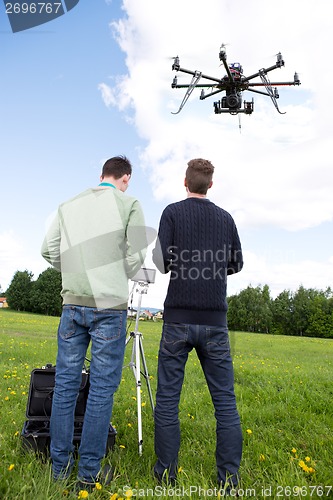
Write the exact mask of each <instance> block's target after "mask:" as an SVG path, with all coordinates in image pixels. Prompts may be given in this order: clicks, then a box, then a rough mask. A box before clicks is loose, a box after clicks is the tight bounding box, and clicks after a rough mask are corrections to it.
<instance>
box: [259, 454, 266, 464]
mask: <svg viewBox="0 0 333 500" xmlns="http://www.w3.org/2000/svg"><path fill="white" fill-rule="evenodd" d="M259 460H260V462H264V460H266V457H265V455H263V454H262V453H261V454H260V456H259Z"/></svg>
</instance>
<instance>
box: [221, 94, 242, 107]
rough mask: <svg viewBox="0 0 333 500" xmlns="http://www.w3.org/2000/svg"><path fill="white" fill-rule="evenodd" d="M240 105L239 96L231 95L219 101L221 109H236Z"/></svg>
mask: <svg viewBox="0 0 333 500" xmlns="http://www.w3.org/2000/svg"><path fill="white" fill-rule="evenodd" d="M241 105H242V98H241V97H240V95H239V94H236V93H232V94H229V95H227V96H225V97H222V99H221V106H222V108H231V109H238V108H240V107H241Z"/></svg>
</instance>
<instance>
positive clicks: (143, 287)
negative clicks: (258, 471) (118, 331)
mask: <svg viewBox="0 0 333 500" xmlns="http://www.w3.org/2000/svg"><path fill="white" fill-rule="evenodd" d="M136 291H137V292H138V293H139V300H138V309H137V313H136V319H135V328H134V331H133V332H130V333H129V334H128V336H127V338H126V346H127V344H128V343H129V342H130V341H131V340H133V346H132V356H131V361H130V362H129V364H128V365H126V366H124V368H126V367H127V366H129V367H130V368H132V371H133V375H134V378H135V382H136V401H137V414H138V443H139V455H142V444H143V439H142V415H141V375H142V376H143V378H144V379H145V380H146V384H147V389H148V394H149V399H150V404H151V408H152V411H153V412H154V402H153V395H152V391H151V387H150V380H149V373H148V368H147V363H146V359H145V354H144V350H143V343H142V333H140V332H139V317H140V311H141V301H142V295H144V294H146V293H147V291H148V282H145V281H139V282H138V283H137V289H136ZM141 362H142V366H143V371H141V367H140V363H141Z"/></svg>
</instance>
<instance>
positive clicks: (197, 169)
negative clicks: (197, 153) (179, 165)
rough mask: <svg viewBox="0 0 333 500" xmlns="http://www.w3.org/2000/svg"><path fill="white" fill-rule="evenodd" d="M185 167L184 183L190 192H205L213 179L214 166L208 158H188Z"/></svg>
mask: <svg viewBox="0 0 333 500" xmlns="http://www.w3.org/2000/svg"><path fill="white" fill-rule="evenodd" d="M187 165H188V166H187V169H186V175H185V178H186V184H187V187H188V189H189V191H190V192H191V193H196V194H206V193H207V191H208V188H209V186H210V184H211V182H212V179H213V173H214V166H213V165H212V164H211V162H210V161H209V160H203V159H202V158H196V159H194V160H190V161H189V162H188V164H187Z"/></svg>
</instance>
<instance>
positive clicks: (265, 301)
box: [228, 285, 333, 338]
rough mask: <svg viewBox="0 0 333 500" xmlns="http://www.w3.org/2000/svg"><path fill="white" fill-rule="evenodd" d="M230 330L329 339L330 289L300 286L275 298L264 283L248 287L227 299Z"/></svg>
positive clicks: (332, 326) (332, 333)
mask: <svg viewBox="0 0 333 500" xmlns="http://www.w3.org/2000/svg"><path fill="white" fill-rule="evenodd" d="M228 305H229V310H228V325H229V329H230V330H239V331H246V332H256V333H271V334H276V335H304V336H306V337H322V338H333V292H332V290H331V288H327V289H326V290H324V291H323V290H317V289H314V288H308V289H307V288H304V287H303V286H300V287H299V288H298V289H297V290H296V291H295V292H292V291H290V290H284V291H283V292H281V293H280V294H279V295H278V296H277V297H276V298H275V299H272V298H271V296H270V290H269V287H268V286H267V285H264V286H257V287H252V286H248V287H247V288H246V289H245V290H242V291H241V292H240V293H239V294H237V295H232V296H230V297H229V298H228Z"/></svg>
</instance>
